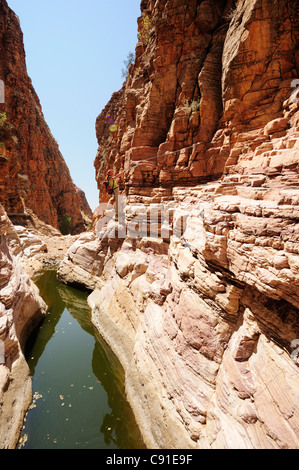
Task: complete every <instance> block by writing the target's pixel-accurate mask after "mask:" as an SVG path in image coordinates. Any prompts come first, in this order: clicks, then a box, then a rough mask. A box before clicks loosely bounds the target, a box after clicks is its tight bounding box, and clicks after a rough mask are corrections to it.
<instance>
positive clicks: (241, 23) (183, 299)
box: [59, 0, 299, 449]
mask: <svg viewBox="0 0 299 470" xmlns="http://www.w3.org/2000/svg"><path fill="white" fill-rule="evenodd" d="M298 7H299V2H298V1H294V2H290V1H288V0H279V1H270V0H239V1H237V2H233V1H224V0H218V1H212V0H203V1H197V0H188V1H187V0H185V1H184V0H183V1H182V0H168V1H167V0H156V1H154V0H143V1H142V2H141V12H142V16H141V17H140V18H139V19H138V24H139V42H138V44H137V46H136V60H135V63H134V64H132V65H131V66H130V69H129V74H128V77H127V80H126V82H125V83H124V85H123V88H122V89H121V90H120V91H118V92H117V93H115V94H114V95H113V96H112V98H111V100H110V102H109V103H108V104H107V106H106V108H105V109H104V110H103V111H102V113H101V114H100V116H99V117H98V119H97V123H96V131H97V138H98V142H99V149H98V153H97V157H96V160H95V168H96V177H97V181H98V184H99V188H100V190H101V194H100V201H105V200H106V199H107V196H106V195H105V193H103V191H102V181H103V179H104V178H105V174H106V170H107V169H108V168H113V169H114V171H115V173H118V172H122V173H121V175H120V178H119V181H120V188H121V191H123V193H124V194H126V196H127V198H126V206H125V207H124V209H123V214H120V215H121V216H122V217H119V220H118V222H117V221H114V220H113V211H111V210H110V209H109V207H108V208H107V211H106V215H107V217H106V225H101V224H102V219H101V218H100V215H97V218H95V220H94V227H95V230H94V232H89V233H85V234H84V235H82V236H80V237H79V238H78V240H77V241H76V243H75V244H74V245H73V246H72V247H71V248H70V250H69V252H68V254H67V256H66V257H65V259H64V261H63V262H62V264H61V265H60V268H59V276H60V278H61V279H62V280H64V281H65V282H71V283H74V284H80V283H81V284H83V285H85V286H87V287H88V288H89V289H91V290H93V292H92V294H91V295H90V297H89V304H90V306H91V308H92V320H93V323H94V325H95V326H96V328H97V329H98V330H99V331H100V332H101V334H102V335H103V336H104V338H105V339H106V341H107V342H108V343H109V344H110V345H111V347H112V348H113V349H114V351H115V352H116V354H117V355H118V357H119V359H120V361H121V362H122V364H123V367H124V370H125V373H126V392H127V396H128V398H129V400H130V403H131V405H132V408H133V410H134V413H135V416H136V419H137V421H138V424H139V426H140V428H141V431H142V435H143V436H144V439H145V442H146V445H147V446H148V447H151V448H182V447H186V448H193V447H194V448H250V449H261V448H269V449H272V448H299V414H298V389H299V374H298V354H297V353H298V349H295V348H296V345H297V344H298V343H297V341H298V338H299V329H298V308H299V238H298V233H299V227H298V215H299V186H298V168H299V167H298V165H299V104H298V102H297V100H296V99H295V96H294V94H292V92H293V91H294V89H293V88H292V84H294V82H293V80H295V79H298V78H299V56H298V50H299V48H298V39H299V24H298V21H299V11H298ZM108 115H110V116H111V117H112V118H113V120H114V121H115V123H116V125H117V130H116V131H115V132H111V131H110V130H109V125H108V122H107V116H108ZM186 147H187V148H186ZM156 156H157V158H156ZM152 157H154V158H152ZM146 159H150V160H147V161H145V160H146ZM142 160H143V161H142ZM137 161H138V165H137V166H135V165H134V162H137ZM163 211H164V219H163V216H162V215H163ZM152 216H154V217H153V218H152ZM109 217H110V218H109ZM182 219H185V221H186V222H185V230H184V232H183V233H181V232H180V233H178V230H176V228H177V227H178V226H179V225H180V222H181V220H182ZM162 229H163V230H162ZM153 232H155V235H153ZM166 232H168V233H166ZM163 233H164V235H163ZM294 341H295V342H294ZM296 351H297V352H296Z"/></svg>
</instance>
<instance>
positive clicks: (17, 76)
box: [0, 0, 92, 233]
mask: <svg viewBox="0 0 299 470" xmlns="http://www.w3.org/2000/svg"><path fill="white" fill-rule="evenodd" d="M0 47H1V56H0V79H1V84H4V92H5V97H4V98H5V99H4V101H5V102H4V103H2V101H3V100H1V104H0V113H1V119H0V202H1V203H2V204H3V206H4V207H5V209H6V211H7V213H8V215H9V217H10V218H11V220H12V221H13V222H14V223H16V224H21V225H24V224H25V223H31V217H30V211H32V212H33V213H34V214H35V215H36V216H37V217H38V218H39V219H41V220H42V221H44V222H45V223H47V224H49V225H52V226H53V227H55V228H59V226H61V224H62V223H63V221H64V218H66V217H71V227H70V229H71V231H72V232H76V233H78V232H80V231H83V230H84V229H85V228H86V226H87V224H88V223H89V222H90V220H89V219H90V218H91V217H92V213H91V210H90V208H89V206H88V204H86V199H85V196H84V194H83V195H82V193H81V190H79V189H78V188H77V187H76V186H75V184H74V183H73V181H72V178H71V175H70V172H69V169H68V167H67V165H66V163H65V161H64V159H63V157H62V155H61V153H60V151H59V147H58V144H57V142H56V141H55V139H54V138H53V136H52V134H51V131H50V129H49V127H48V126H47V124H46V122H45V119H44V116H43V113H42V108H41V104H40V102H39V98H38V96H37V94H36V92H35V90H34V88H33V86H32V82H31V79H30V78H29V77H28V74H27V69H26V59H25V51H24V44H23V34H22V31H21V27H20V22H19V19H18V17H17V16H16V15H15V13H14V12H13V11H12V10H11V9H10V8H9V7H8V5H7V2H6V0H1V1H0ZM1 96H2V94H1ZM58 112H59V111H58ZM4 113H5V115H6V120H5V117H4V118H3V116H4Z"/></svg>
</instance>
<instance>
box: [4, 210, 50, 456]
mask: <svg viewBox="0 0 299 470" xmlns="http://www.w3.org/2000/svg"><path fill="white" fill-rule="evenodd" d="M21 246H22V243H21V241H20V240H19V237H18V234H17V232H16V231H15V229H14V227H13V225H12V223H11V222H10V221H9V219H8V217H7V215H6V213H5V211H4V209H3V207H2V206H1V205H0V448H1V449H13V448H15V446H16V444H17V442H18V438H19V433H20V430H21V428H22V425H23V419H24V415H25V413H26V411H27V409H28V407H29V405H30V403H31V399H32V384H31V376H30V371H29V367H28V364H27V362H26V360H25V358H24V354H23V348H24V346H25V343H26V341H27V339H28V336H29V334H30V333H31V332H32V331H33V329H34V327H35V326H37V324H38V323H39V322H40V321H41V320H42V318H43V317H44V315H45V313H46V309H47V308H46V305H45V303H44V301H43V300H42V299H41V297H40V296H39V294H38V290H37V288H36V287H35V285H34V284H33V282H32V281H31V280H30V279H29V277H28V275H27V274H26V273H25V271H24V269H23V266H22V264H21V262H20V259H19V256H20V254H21V251H19V250H20V247H21ZM18 251H19V254H18V255H17V254H16V253H17V252H18ZM14 253H15V254H14Z"/></svg>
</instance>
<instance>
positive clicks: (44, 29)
mask: <svg viewBox="0 0 299 470" xmlns="http://www.w3.org/2000/svg"><path fill="white" fill-rule="evenodd" d="M7 3H8V5H9V6H10V8H11V9H12V10H13V11H14V12H15V13H16V14H17V15H18V16H19V18H20V22H21V28H22V31H23V34H24V45H25V51H26V62H27V69H28V75H29V76H30V78H31V79H32V83H33V86H34V88H35V90H36V92H37V94H38V96H39V98H40V102H41V105H42V108H43V113H44V116H45V119H46V121H47V123H48V125H49V127H50V129H51V131H52V134H53V136H54V138H55V139H56V140H57V142H58V144H59V148H60V151H61V153H62V155H63V157H64V159H65V161H66V163H67V165H68V167H69V169H70V172H71V176H72V179H73V181H74V183H75V184H76V185H77V186H79V187H80V188H81V189H83V191H84V192H85V194H86V197H87V200H88V202H89V204H90V206H91V208H92V209H93V210H94V209H95V207H96V206H97V204H98V190H97V185H96V181H95V170H94V166H93V162H94V159H95V156H96V152H97V140H96V135H95V121H96V118H97V116H98V115H99V114H100V112H101V111H102V109H103V108H104V107H105V105H106V104H107V102H108V101H109V99H110V97H111V95H112V93H114V92H115V91H118V90H119V89H120V88H121V87H122V84H123V80H124V79H123V78H122V68H123V67H124V63H123V62H124V60H126V58H127V55H128V53H129V52H130V51H131V52H134V51H135V46H136V43H137V18H138V17H139V16H140V0H110V1H106V0H85V1H82V0H7Z"/></svg>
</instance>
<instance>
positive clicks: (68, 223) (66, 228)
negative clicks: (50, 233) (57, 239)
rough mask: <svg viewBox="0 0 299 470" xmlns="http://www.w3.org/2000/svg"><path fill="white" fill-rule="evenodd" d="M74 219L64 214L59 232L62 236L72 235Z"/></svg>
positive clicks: (60, 221)
mask: <svg viewBox="0 0 299 470" xmlns="http://www.w3.org/2000/svg"><path fill="white" fill-rule="evenodd" d="M71 228H72V218H71V217H70V216H67V215H66V214H62V215H61V216H60V218H59V230H60V232H61V233H62V235H68V234H70V233H71Z"/></svg>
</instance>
